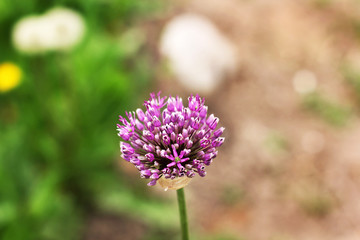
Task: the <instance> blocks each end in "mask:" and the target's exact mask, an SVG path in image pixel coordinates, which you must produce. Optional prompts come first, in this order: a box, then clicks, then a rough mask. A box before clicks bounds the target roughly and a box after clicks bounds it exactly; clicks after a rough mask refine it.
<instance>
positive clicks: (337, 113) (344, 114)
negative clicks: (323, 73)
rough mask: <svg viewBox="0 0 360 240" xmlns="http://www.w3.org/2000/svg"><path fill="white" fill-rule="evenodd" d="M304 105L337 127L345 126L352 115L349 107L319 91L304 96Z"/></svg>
mask: <svg viewBox="0 0 360 240" xmlns="http://www.w3.org/2000/svg"><path fill="white" fill-rule="evenodd" d="M303 105H304V107H305V108H306V109H308V110H309V111H311V112H313V113H315V114H317V115H318V116H320V117H321V118H322V119H323V120H325V121H326V122H328V123H329V124H331V125H333V126H336V127H342V126H345V125H346V124H347V123H348V121H349V120H350V117H351V116H352V111H351V109H350V108H349V107H345V106H342V105H340V104H338V103H335V102H333V101H331V100H329V99H327V98H325V97H323V96H322V95H320V94H319V93H317V92H315V93H312V94H308V95H307V96H306V97H305V98H304V101H303Z"/></svg>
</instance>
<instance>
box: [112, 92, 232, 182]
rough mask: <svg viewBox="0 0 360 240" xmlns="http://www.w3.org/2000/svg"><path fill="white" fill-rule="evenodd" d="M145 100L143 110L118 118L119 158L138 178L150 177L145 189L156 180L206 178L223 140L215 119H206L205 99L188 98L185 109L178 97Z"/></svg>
mask: <svg viewBox="0 0 360 240" xmlns="http://www.w3.org/2000/svg"><path fill="white" fill-rule="evenodd" d="M150 96H151V97H150V99H149V100H148V101H145V103H144V105H145V107H146V111H145V112H144V111H143V110H141V109H140V108H138V109H137V110H136V113H135V112H129V113H128V112H126V116H127V118H128V120H126V119H125V118H124V117H122V116H119V120H120V122H121V124H117V130H118V135H119V136H120V137H121V138H122V139H123V141H121V142H120V150H121V153H122V154H121V156H122V157H123V158H124V159H125V160H126V161H128V162H131V163H132V164H134V165H135V167H136V168H137V169H138V170H139V171H140V176H141V177H142V178H150V179H151V181H150V182H149V183H148V185H149V186H153V185H155V184H156V182H157V180H159V178H161V177H163V178H165V179H175V178H192V177H194V176H195V175H196V173H197V174H199V175H200V176H201V177H204V176H205V175H206V171H205V166H209V165H210V164H211V162H212V160H213V159H214V158H215V157H216V156H217V153H218V151H217V150H216V148H217V147H220V146H221V145H222V144H223V142H224V138H223V137H220V136H221V135H222V133H223V132H224V129H225V128H223V127H221V128H218V129H217V130H216V127H217V125H218V123H219V118H217V117H215V116H214V115H213V114H211V115H210V116H208V117H207V110H208V107H207V106H205V105H204V103H205V99H203V98H200V97H199V96H198V95H196V96H192V95H191V96H190V97H189V98H188V100H189V104H188V107H185V106H184V105H183V103H182V99H181V98H179V97H176V98H174V97H171V96H170V97H169V98H167V97H160V92H159V93H158V94H157V96H156V95H155V93H151V94H150Z"/></svg>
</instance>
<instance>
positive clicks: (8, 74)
mask: <svg viewBox="0 0 360 240" xmlns="http://www.w3.org/2000/svg"><path fill="white" fill-rule="evenodd" d="M21 75H22V73H21V69H20V68H19V67H18V66H17V65H15V64H13V63H9V62H7V63H2V64H0V92H7V91H10V90H11V89H13V88H15V87H16V86H18V85H19V84H20V80H21Z"/></svg>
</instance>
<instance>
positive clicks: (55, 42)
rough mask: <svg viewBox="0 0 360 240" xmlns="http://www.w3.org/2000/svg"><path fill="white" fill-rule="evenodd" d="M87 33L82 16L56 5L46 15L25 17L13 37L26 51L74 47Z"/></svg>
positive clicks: (20, 49)
mask: <svg viewBox="0 0 360 240" xmlns="http://www.w3.org/2000/svg"><path fill="white" fill-rule="evenodd" d="M84 32H85V24H84V20H83V18H82V16H81V15H79V14H78V13H76V12H75V11H73V10H70V9H66V8H54V9H52V10H50V11H48V12H47V13H45V14H44V15H40V16H28V17H25V18H23V19H21V20H19V22H18V23H17V24H16V25H15V27H14V29H13V35H12V40H13V44H14V46H15V48H17V49H18V50H19V51H21V52H24V53H41V52H45V51H49V50H65V49H70V48H71V47H73V46H74V45H76V44H77V43H79V42H80V41H81V39H82V37H83V35H84Z"/></svg>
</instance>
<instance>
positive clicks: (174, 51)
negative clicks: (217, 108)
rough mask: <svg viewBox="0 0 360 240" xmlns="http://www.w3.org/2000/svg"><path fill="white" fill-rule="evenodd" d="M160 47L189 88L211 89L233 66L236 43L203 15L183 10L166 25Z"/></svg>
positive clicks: (182, 81)
mask: <svg viewBox="0 0 360 240" xmlns="http://www.w3.org/2000/svg"><path fill="white" fill-rule="evenodd" d="M160 51H161V53H162V54H163V55H165V56H166V57H167V58H168V60H169V62H170V66H171V67H172V70H173V71H174V73H175V75H176V77H177V79H178V80H179V81H180V82H181V83H182V84H183V85H184V86H185V87H187V88H188V89H189V90H192V91H196V92H199V93H210V92H212V91H214V90H215V88H216V87H217V86H218V84H219V83H220V82H221V81H222V80H223V79H224V77H225V75H226V73H229V72H231V71H233V70H234V69H235V67H236V54H235V47H234V46H233V45H232V44H231V43H230V42H229V40H228V39H226V37H225V36H223V35H222V34H221V33H220V32H219V30H218V29H217V28H216V26H215V25H214V24H213V23H211V22H210V21H209V20H207V19H206V18H204V17H202V16H198V15H195V14H183V15H180V16H177V17H175V18H174V19H172V20H171V21H170V22H169V23H168V24H167V25H166V27H165V29H164V32H163V35H162V38H161V42H160Z"/></svg>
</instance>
